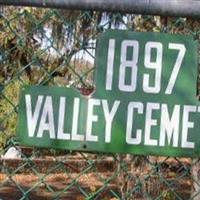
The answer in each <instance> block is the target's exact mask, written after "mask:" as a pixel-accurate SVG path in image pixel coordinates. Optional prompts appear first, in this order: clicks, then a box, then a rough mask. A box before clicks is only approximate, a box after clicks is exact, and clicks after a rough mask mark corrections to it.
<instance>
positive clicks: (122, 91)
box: [17, 30, 200, 157]
mask: <svg viewBox="0 0 200 200" xmlns="http://www.w3.org/2000/svg"><path fill="white" fill-rule="evenodd" d="M197 52H198V50H197V44H196V43H195V42H194V40H193V38H192V37H190V36H182V35H169V34H164V33H162V34H161V33H136V32H131V31H116V30H112V31H107V32H105V33H103V34H102V35H101V36H100V38H99V40H98V44H97V52H96V91H95V93H94V94H93V95H92V97H84V96H82V95H81V94H80V93H79V92H78V91H75V90H74V89H69V88H58V87H29V86H28V87H24V88H22V92H21V97H20V105H19V120H18V130H17V136H18V138H19V140H20V141H21V143H22V144H25V145H31V146H38V147H48V148H49V147H50V148H61V149H71V150H85V151H100V152H116V153H122V152H123V153H133V154H143V155H165V156H191V157H195V156H199V155H200V120H199V119H200V104H199V102H198V100H197V98H196V85H197Z"/></svg>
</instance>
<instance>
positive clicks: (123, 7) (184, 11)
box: [0, 0, 200, 18]
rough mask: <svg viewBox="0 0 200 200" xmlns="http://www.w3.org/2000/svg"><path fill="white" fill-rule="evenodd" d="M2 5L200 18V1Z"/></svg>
mask: <svg viewBox="0 0 200 200" xmlns="http://www.w3.org/2000/svg"><path fill="white" fill-rule="evenodd" d="M0 5H13V6H31V7H43V8H62V9H76V10H96V11H111V12H122V13H134V14H145V15H161V16H177V17H191V18H200V1H198V0H167V1H166V0H6V1H5V0H0Z"/></svg>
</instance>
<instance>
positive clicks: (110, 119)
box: [102, 100, 120, 143]
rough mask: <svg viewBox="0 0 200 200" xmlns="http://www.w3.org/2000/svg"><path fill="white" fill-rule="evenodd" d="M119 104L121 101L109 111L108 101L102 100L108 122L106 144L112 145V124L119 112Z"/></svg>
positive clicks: (115, 103)
mask: <svg viewBox="0 0 200 200" xmlns="http://www.w3.org/2000/svg"><path fill="white" fill-rule="evenodd" d="M119 104H120V101H115V102H114V105H113V107H112V109H111V111H109V107H108V101H107V100H102V105H103V111H104V116H105V121H106V128H105V142H106V143H110V141H111V128H112V122H113V118H114V116H115V114H116V112H117V109H118V107H119Z"/></svg>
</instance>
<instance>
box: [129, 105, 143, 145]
mask: <svg viewBox="0 0 200 200" xmlns="http://www.w3.org/2000/svg"><path fill="white" fill-rule="evenodd" d="M134 109H137V110H138V113H139V114H142V113H143V110H144V107H143V104H142V103H140V102H130V103H129V105H128V115H127V125H126V142H127V143H128V144H140V143H141V139H142V130H141V129H138V130H137V131H136V137H135V138H132V128H133V117H134V114H133V113H134Z"/></svg>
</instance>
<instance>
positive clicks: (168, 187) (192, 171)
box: [0, 6, 200, 200]
mask: <svg viewBox="0 0 200 200" xmlns="http://www.w3.org/2000/svg"><path fill="white" fill-rule="evenodd" d="M0 12H1V13H0V155H1V158H0V198H1V199H2V200H10V199H20V200H22V199H32V200H36V199H37V200H39V199H69V200H82V199H87V200H97V199H99V200H111V199H112V200H115V199H122V200H131V199H133V200H134V199H135V200H142V199H155V200H159V199H160V200H175V199H179V200H181V199H195V200H197V199H200V194H199V193H200V187H199V184H200V182H199V173H200V172H199V169H200V163H199V161H198V160H192V159H190V158H172V157H153V156H149V157H144V156H132V155H122V154H121V155H117V154H94V153H83V152H71V151H63V150H62V151H61V150H54V149H49V150H47V149H36V148H28V147H23V146H20V145H19V144H18V141H16V139H15V131H16V121H17V112H18V97H19V89H20V87H21V86H23V85H49V86H64V87H74V88H78V89H79V90H80V92H82V93H84V92H87V91H88V90H90V89H91V88H93V87H94V82H93V72H94V69H95V66H94V59H95V49H96V40H97V38H98V36H99V35H100V34H101V33H102V32H104V31H106V30H108V29H123V30H133V31H139V32H147V31H150V32H167V33H172V34H184V35H193V37H194V38H195V39H196V40H199V36H200V28H199V27H200V21H199V20H194V19H187V18H171V17H160V16H144V15H134V14H121V13H110V12H95V11H78V10H56V9H55V10H54V9H40V8H28V7H6V6H5V7H1V9H0ZM197 90H198V89H197Z"/></svg>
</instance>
